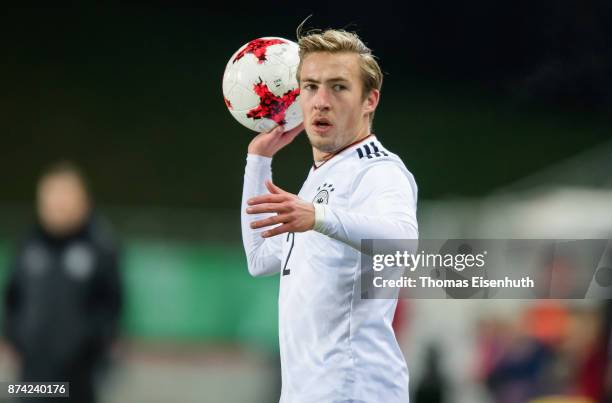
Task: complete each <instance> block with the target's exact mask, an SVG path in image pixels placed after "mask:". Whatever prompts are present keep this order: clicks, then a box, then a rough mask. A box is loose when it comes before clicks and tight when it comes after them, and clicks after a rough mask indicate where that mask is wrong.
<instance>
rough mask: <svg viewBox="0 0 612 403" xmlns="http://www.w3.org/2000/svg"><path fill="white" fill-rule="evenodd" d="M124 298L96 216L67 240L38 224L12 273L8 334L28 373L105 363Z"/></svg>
mask: <svg viewBox="0 0 612 403" xmlns="http://www.w3.org/2000/svg"><path fill="white" fill-rule="evenodd" d="M121 295H122V293H121V281H120V275H119V254H118V250H117V246H116V243H115V240H114V238H113V236H112V234H111V231H110V229H109V227H108V225H107V224H106V223H105V222H104V221H103V220H102V219H100V218H99V217H97V216H95V215H92V216H91V217H90V218H89V219H88V220H87V222H86V224H85V225H84V226H83V227H82V228H81V229H80V230H78V231H77V232H76V233H74V234H72V235H70V236H66V237H62V238H59V237H54V236H51V235H50V234H48V233H47V232H46V231H44V230H43V229H42V227H41V226H40V225H37V226H35V228H34V229H33V230H32V231H31V233H30V235H29V236H28V237H27V238H26V239H25V241H24V242H23V244H22V245H21V246H20V248H19V250H18V253H17V256H16V258H15V259H14V263H13V265H12V267H11V268H10V274H9V280H8V283H7V289H6V292H5V315H4V330H5V335H6V337H7V339H8V341H9V342H10V343H11V344H12V345H13V346H14V348H15V349H16V350H17V352H18V354H19V355H20V356H21V358H22V360H23V364H24V366H25V367H27V366H28V365H34V366H35V367H37V368H41V370H43V368H46V369H47V370H48V371H47V370H43V372H54V371H56V370H58V369H61V368H64V369H65V368H67V367H71V368H73V369H74V367H75V365H76V363H79V362H91V361H94V360H96V358H98V357H100V355H101V354H103V353H104V351H105V350H106V349H107V347H108V346H109V345H110V343H111V342H112V341H113V339H114V338H115V336H116V334H117V331H118V325H119V317H120V311H121V305H122V298H121ZM77 366H78V365H77ZM26 372H27V370H26ZM34 372H36V371H34ZM60 372H62V371H60ZM49 375H51V374H49ZM41 376H45V374H43V373H41Z"/></svg>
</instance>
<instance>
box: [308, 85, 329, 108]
mask: <svg viewBox="0 0 612 403" xmlns="http://www.w3.org/2000/svg"><path fill="white" fill-rule="evenodd" d="M312 101H313V106H314V109H315V110H317V111H322V110H327V109H329V108H330V106H331V104H330V102H329V93H328V91H327V90H326V89H325V88H319V90H318V91H317V92H316V94H315V95H314V98H313V100H312Z"/></svg>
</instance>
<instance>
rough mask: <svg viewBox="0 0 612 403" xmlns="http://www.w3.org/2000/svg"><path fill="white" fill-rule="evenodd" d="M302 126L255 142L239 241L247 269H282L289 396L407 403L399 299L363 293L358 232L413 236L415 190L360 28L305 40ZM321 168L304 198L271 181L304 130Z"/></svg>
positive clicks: (288, 400) (291, 400) (289, 402)
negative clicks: (379, 126)
mask: <svg viewBox="0 0 612 403" xmlns="http://www.w3.org/2000/svg"><path fill="white" fill-rule="evenodd" d="M299 46H300V66H299V68H298V71H297V75H298V81H299V83H300V91H301V92H300V97H299V102H300V106H301V108H302V112H303V115H304V124H303V126H300V127H297V128H296V129H293V130H290V131H288V132H284V130H283V127H277V128H276V129H274V130H272V131H270V132H267V133H261V134H259V135H258V136H256V137H255V138H254V139H253V141H252V142H251V143H250V144H249V147H248V156H247V165H246V172H245V177H244V188H243V201H242V206H243V211H242V237H243V242H244V248H245V251H246V255H247V260H248V268H249V272H250V273H251V274H252V275H254V276H259V275H265V274H273V273H280V276H281V277H280V293H279V300H278V303H279V338H280V351H281V366H282V392H281V398H280V401H281V403H331V402H368V403H378V402H385V403H399V402H402V403H405V402H407V401H408V371H407V367H406V363H405V361H404V358H403V356H402V353H401V351H400V349H399V347H398V344H397V341H396V339H395V336H394V333H393V330H392V328H391V321H392V319H393V314H394V311H395V307H396V304H397V300H396V299H362V298H361V293H360V277H359V274H360V260H361V258H360V251H359V248H360V244H361V240H362V239H382V238H392V239H416V238H417V237H418V229H417V228H418V227H417V220H416V200H417V187H416V184H415V181H414V179H413V177H412V175H411V174H410V172H409V171H408V170H407V169H406V167H405V166H404V164H403V163H402V161H401V159H400V158H399V157H398V156H396V155H395V154H393V153H391V152H390V151H388V150H387V149H386V148H384V147H383V145H382V144H381V142H380V141H379V140H378V139H377V138H376V137H375V136H374V135H373V134H372V133H371V125H372V119H373V117H374V111H375V110H376V106H377V105H378V101H379V98H380V88H381V84H382V72H381V70H380V67H379V66H378V63H377V62H376V60H375V59H374V58H373V56H372V54H371V52H370V50H369V49H368V48H367V47H366V46H365V45H364V44H363V42H362V41H361V40H360V39H359V37H358V36H357V35H355V34H353V33H349V32H345V31H340V30H327V31H324V32H321V33H314V34H313V33H311V34H308V35H306V36H302V37H301V38H300V39H299ZM304 128H305V129H306V134H307V136H308V139H309V141H310V144H311V145H312V152H313V157H314V165H313V167H312V168H311V169H310V172H309V174H308V178H307V179H306V182H305V183H304V185H303V186H302V189H301V190H300V192H299V194H298V195H294V194H291V193H288V192H286V191H284V190H282V189H281V188H279V187H278V186H276V185H275V184H273V183H272V181H271V177H272V171H271V163H272V157H273V156H274V155H275V154H276V153H277V152H278V151H279V150H280V149H281V148H283V147H284V146H285V145H287V144H289V143H290V142H291V141H293V139H294V138H295V137H296V136H297V135H298V134H299V133H300V132H301V131H302V130H303V129H304Z"/></svg>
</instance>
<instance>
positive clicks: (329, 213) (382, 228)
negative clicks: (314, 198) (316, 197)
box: [314, 205, 419, 250]
mask: <svg viewBox="0 0 612 403" xmlns="http://www.w3.org/2000/svg"><path fill="white" fill-rule="evenodd" d="M316 209H317V212H316V222H315V227H314V230H315V231H317V232H320V233H322V234H325V235H327V236H329V237H330V238H333V239H336V240H338V241H341V242H344V243H346V244H347V245H349V246H351V247H353V248H355V249H357V250H359V249H360V247H361V240H362V239H417V238H418V237H419V231H418V225H417V222H416V219H415V218H413V215H411V214H409V213H406V214H401V215H398V214H395V215H384V214H383V215H369V214H362V213H353V212H348V211H344V210H339V209H333V208H331V207H330V206H326V205H317V206H316Z"/></svg>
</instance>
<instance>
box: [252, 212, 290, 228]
mask: <svg viewBox="0 0 612 403" xmlns="http://www.w3.org/2000/svg"><path fill="white" fill-rule="evenodd" d="M289 218H290V217H289V216H288V215H277V216H274V217H268V218H264V219H263V220H258V221H253V222H252V223H251V228H253V229H258V228H263V227H269V226H270V225H276V224H284V223H286V222H287V221H288V220H289Z"/></svg>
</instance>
